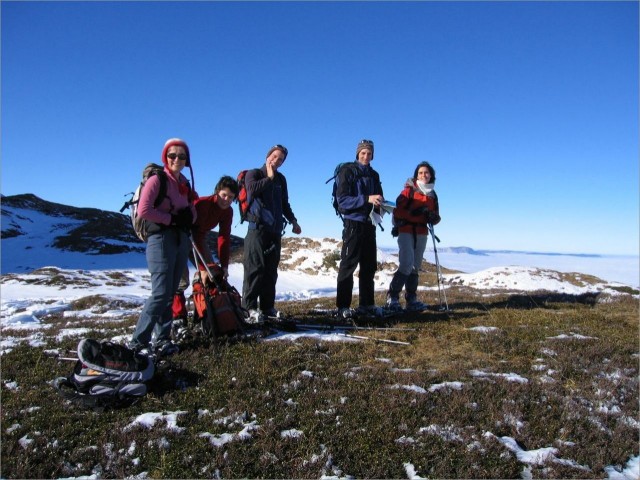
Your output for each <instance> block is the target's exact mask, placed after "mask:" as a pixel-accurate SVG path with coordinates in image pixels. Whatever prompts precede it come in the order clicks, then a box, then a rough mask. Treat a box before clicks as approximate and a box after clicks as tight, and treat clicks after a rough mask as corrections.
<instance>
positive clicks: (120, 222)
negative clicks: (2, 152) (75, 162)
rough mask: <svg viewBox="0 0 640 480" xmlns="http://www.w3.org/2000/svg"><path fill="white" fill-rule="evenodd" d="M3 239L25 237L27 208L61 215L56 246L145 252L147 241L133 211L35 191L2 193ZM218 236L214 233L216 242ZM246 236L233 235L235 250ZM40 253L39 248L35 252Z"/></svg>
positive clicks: (53, 239) (52, 235)
mask: <svg viewBox="0 0 640 480" xmlns="http://www.w3.org/2000/svg"><path fill="white" fill-rule="evenodd" d="M1 198H2V204H1V211H2V234H1V238H2V240H5V239H11V238H16V237H21V236H25V235H27V232H28V231H29V230H31V229H33V226H34V225H33V223H34V220H33V219H32V218H29V217H28V216H26V215H25V214H24V212H21V210H27V211H30V212H34V213H36V214H42V215H45V216H47V217H50V218H54V219H56V218H58V217H59V218H60V222H59V223H54V224H53V227H52V228H51V231H50V232H47V233H48V235H49V236H50V241H51V244H50V246H51V247H53V248H57V249H60V250H63V251H69V252H80V253H85V254H87V255H114V254H122V253H130V252H137V253H144V251H145V245H144V243H142V242H141V241H140V240H139V239H138V237H137V236H136V235H135V233H134V231H133V227H132V226H131V219H130V217H129V215H123V214H121V213H116V212H107V211H104V210H100V209H97V208H80V207H72V206H69V205H62V204H60V203H54V202H49V201H47V200H43V199H41V198H39V197H37V196H36V195H34V194H31V193H26V194H20V195H11V196H4V195H2V197H1ZM217 238H218V234H217V233H216V232H213V233H210V235H209V238H208V241H209V243H210V244H211V245H212V246H213V245H215V242H216V240H217ZM243 244H244V241H243V239H241V238H239V237H237V236H234V235H232V244H231V249H232V251H234V250H237V249H238V248H241V247H242V245H243ZM34 255H37V252H34Z"/></svg>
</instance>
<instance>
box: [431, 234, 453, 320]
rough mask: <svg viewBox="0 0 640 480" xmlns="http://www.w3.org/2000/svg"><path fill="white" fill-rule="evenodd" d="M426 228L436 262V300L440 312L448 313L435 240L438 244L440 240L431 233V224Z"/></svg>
mask: <svg viewBox="0 0 640 480" xmlns="http://www.w3.org/2000/svg"><path fill="white" fill-rule="evenodd" d="M427 228H429V233H430V234H431V240H432V241H433V255H434V257H435V261H436V277H437V278H438V300H439V301H440V311H441V312H448V311H449V303H448V302H447V293H446V292H445V289H444V280H443V278H442V268H440V259H439V258H438V249H437V248H436V240H437V241H438V243H440V239H439V238H438V237H437V236H436V234H435V232H434V231H433V224H431V223H428V224H427ZM443 298H444V305H443V304H442V299H443Z"/></svg>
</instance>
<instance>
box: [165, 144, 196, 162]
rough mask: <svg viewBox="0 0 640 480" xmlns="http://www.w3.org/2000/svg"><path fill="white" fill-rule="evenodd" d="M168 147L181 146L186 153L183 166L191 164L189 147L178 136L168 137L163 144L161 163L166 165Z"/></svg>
mask: <svg viewBox="0 0 640 480" xmlns="http://www.w3.org/2000/svg"><path fill="white" fill-rule="evenodd" d="M169 147H182V148H184V151H185V152H186V153H187V162H186V163H185V167H190V166H191V155H190V154H189V147H188V146H187V142H185V141H184V140H181V139H179V138H170V139H169V140H167V141H166V143H165V144H164V148H163V149H162V164H163V165H165V166H166V165H167V151H168V150H169Z"/></svg>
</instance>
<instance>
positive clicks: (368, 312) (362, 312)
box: [356, 305, 384, 317]
mask: <svg viewBox="0 0 640 480" xmlns="http://www.w3.org/2000/svg"><path fill="white" fill-rule="evenodd" d="M356 315H357V316H358V317H383V316H384V310H383V309H382V307H376V306H375V305H367V306H363V305H360V306H359V307H358V308H357V310H356Z"/></svg>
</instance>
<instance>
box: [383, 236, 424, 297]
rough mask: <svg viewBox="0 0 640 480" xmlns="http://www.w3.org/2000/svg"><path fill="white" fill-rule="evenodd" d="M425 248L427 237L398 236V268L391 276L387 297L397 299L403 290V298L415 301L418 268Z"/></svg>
mask: <svg viewBox="0 0 640 480" xmlns="http://www.w3.org/2000/svg"><path fill="white" fill-rule="evenodd" d="M426 248H427V235H416V236H415V237H414V235H413V233H404V232H401V233H400V234H399V235H398V249H399V250H398V260H399V266H398V270H396V273H395V274H394V275H393V279H392V280H391V284H390V285H389V291H388V292H387V296H388V297H391V298H396V299H397V298H398V297H399V296H400V292H401V291H402V288H403V287H404V288H405V298H407V299H415V298H416V295H417V291H418V280H419V277H418V275H419V272H420V266H421V265H422V258H423V256H424V251H425V249H426Z"/></svg>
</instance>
